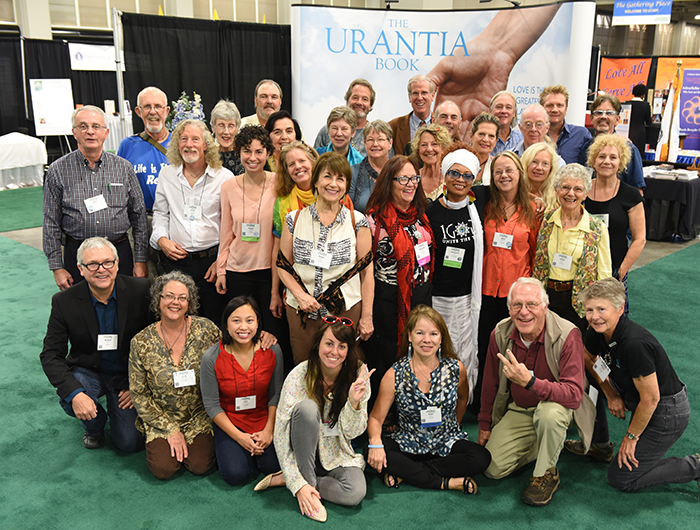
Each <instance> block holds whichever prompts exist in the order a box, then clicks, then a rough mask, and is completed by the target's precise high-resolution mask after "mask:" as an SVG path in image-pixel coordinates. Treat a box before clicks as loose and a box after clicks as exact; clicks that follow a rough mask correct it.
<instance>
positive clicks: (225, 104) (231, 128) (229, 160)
mask: <svg viewBox="0 0 700 530" xmlns="http://www.w3.org/2000/svg"><path fill="white" fill-rule="evenodd" d="M209 123H210V124H211V130H212V132H213V133H214V137H215V138H216V143H217V144H219V156H220V157H221V162H223V164H224V167H225V168H226V169H228V170H229V171H230V172H231V173H233V174H234V175H241V174H242V173H243V172H244V171H245V168H244V167H243V164H241V157H240V156H238V153H236V151H235V150H234V149H233V139H234V138H235V137H236V133H237V132H238V129H240V128H241V113H240V112H239V111H238V107H236V104H235V103H233V102H232V101H229V100H227V99H221V100H219V102H218V103H217V104H216V105H215V106H214V108H213V109H212V110H211V117H210V118H209Z"/></svg>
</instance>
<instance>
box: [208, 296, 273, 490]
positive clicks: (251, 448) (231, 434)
mask: <svg viewBox="0 0 700 530" xmlns="http://www.w3.org/2000/svg"><path fill="white" fill-rule="evenodd" d="M221 327H222V328H223V330H224V331H223V338H222V339H221V342H218V343H216V344H214V345H213V346H212V347H211V348H209V349H208V350H207V351H206V352H205V353H204V356H203V357H202V366H201V368H200V372H201V377H202V400H203V401H204V408H205V409H206V411H207V414H209V417H210V418H211V419H212V420H213V422H214V426H213V427H214V444H215V446H216V461H217V463H218V464H219V473H220V474H221V478H222V479H224V481H225V482H226V483H227V484H230V485H231V486H236V485H238V484H241V483H243V482H244V481H245V480H246V479H247V478H248V477H249V476H250V474H251V473H253V471H254V467H253V460H255V463H256V465H257V466H258V469H260V471H262V472H263V473H265V474H266V475H268V477H267V478H265V479H264V481H263V482H265V483H267V485H274V486H277V485H282V484H284V479H283V477H282V474H281V472H280V466H279V463H278V462H277V454H276V453H275V447H274V445H272V430H273V427H274V426H275V414H276V412H277V402H278V401H279V397H280V390H281V389H282V380H283V379H284V375H283V372H284V361H283V360H282V350H281V349H280V347H279V346H277V345H275V346H273V347H272V348H264V347H263V346H262V344H261V341H260V332H261V331H260V310H259V309H258V304H257V303H256V302H255V300H254V299H253V298H252V297H250V296H237V297H236V298H234V299H233V300H231V301H230V302H229V303H228V305H227V306H226V309H224V314H223V319H222V326H221Z"/></svg>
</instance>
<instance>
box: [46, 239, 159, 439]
mask: <svg viewBox="0 0 700 530" xmlns="http://www.w3.org/2000/svg"><path fill="white" fill-rule="evenodd" d="M77 261H78V268H79V270H80V274H81V275H82V276H83V278H85V281H84V282H80V283H77V284H75V285H74V286H72V287H69V288H68V289H66V290H65V291H61V292H59V293H56V294H55V295H54V296H53V299H52V300H51V316H50V317H49V325H48V328H47V330H46V337H45V338H44V349H43V351H42V352H41V365H42V367H43V368H44V372H45V373H46V376H47V377H48V378H49V381H50V382H51V384H52V385H53V386H54V387H56V393H57V394H58V397H59V403H60V405H61V407H62V408H63V410H64V411H65V412H66V414H68V415H69V416H73V417H74V418H78V419H79V420H81V423H82V425H83V429H85V434H84V436H83V445H84V446H85V447H86V448H87V449H97V448H99V447H102V445H104V428H105V425H106V424H107V419H108V418H109V423H110V437H111V439H112V442H113V443H114V445H115V446H116V447H117V448H118V449H121V450H122V451H125V452H127V453H132V452H136V451H140V450H141V449H143V446H144V440H143V436H142V435H141V433H140V432H139V431H137V430H136V425H135V421H136V409H134V406H133V404H132V403H131V396H130V394H129V376H128V365H129V346H130V342H131V339H132V337H133V336H134V335H136V334H137V333H138V332H139V331H141V330H142V329H143V328H145V327H146V326H147V325H148V323H149V311H148V304H149V298H148V287H149V284H148V280H147V279H146V278H132V277H129V276H123V275H119V276H117V272H118V271H119V256H118V255H117V249H116V248H115V247H114V245H113V244H112V243H110V242H109V240H107V239H105V238H102V237H92V238H89V239H86V240H85V241H83V242H82V244H81V245H80V247H79V248H78V259H77ZM69 342H70V352H69V351H68V343H69ZM102 396H106V397H107V411H105V410H104V408H103V407H102V405H101V404H100V402H99V401H98V400H99V398H100V397H102Z"/></svg>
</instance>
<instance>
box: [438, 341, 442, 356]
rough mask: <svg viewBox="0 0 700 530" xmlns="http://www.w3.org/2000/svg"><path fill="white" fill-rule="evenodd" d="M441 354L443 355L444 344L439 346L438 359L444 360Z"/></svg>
mask: <svg viewBox="0 0 700 530" xmlns="http://www.w3.org/2000/svg"><path fill="white" fill-rule="evenodd" d="M441 353H442V344H440V346H438V359H442V357H441V356H440V354H441Z"/></svg>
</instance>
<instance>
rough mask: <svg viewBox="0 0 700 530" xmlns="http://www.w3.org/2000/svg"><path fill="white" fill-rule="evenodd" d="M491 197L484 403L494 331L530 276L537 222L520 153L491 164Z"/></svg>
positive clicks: (482, 343) (482, 353) (483, 321)
mask: <svg viewBox="0 0 700 530" xmlns="http://www.w3.org/2000/svg"><path fill="white" fill-rule="evenodd" d="M489 188H490V191H491V199H490V200H489V202H488V204H487V205H486V208H485V210H484V275H483V283H482V288H481V294H482V297H481V315H480V319H479V378H478V382H477V386H476V394H475V398H474V403H475V405H476V404H479V403H480V400H481V383H482V380H483V374H484V366H485V363H486V353H487V351H488V345H489V338H490V336H491V332H492V331H493V330H494V328H495V327H496V324H498V323H499V322H500V321H501V320H503V319H504V318H507V317H508V316H509V315H510V314H509V312H508V306H507V303H506V299H507V296H508V290H509V289H510V286H511V285H512V284H513V282H515V280H517V279H518V278H521V277H529V276H531V275H532V261H533V260H534V258H535V248H536V242H537V231H538V229H539V221H538V219H537V218H536V215H535V209H534V205H533V203H532V199H531V197H530V193H529V188H528V185H527V180H525V171H524V169H523V166H522V164H521V163H520V159H519V158H518V155H516V154H515V153H513V152H512V151H503V152H502V153H500V154H498V155H496V156H495V157H494V159H493V162H492V163H491V183H490V184H489Z"/></svg>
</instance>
